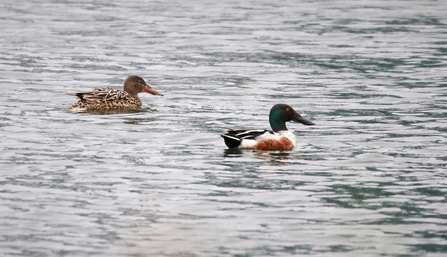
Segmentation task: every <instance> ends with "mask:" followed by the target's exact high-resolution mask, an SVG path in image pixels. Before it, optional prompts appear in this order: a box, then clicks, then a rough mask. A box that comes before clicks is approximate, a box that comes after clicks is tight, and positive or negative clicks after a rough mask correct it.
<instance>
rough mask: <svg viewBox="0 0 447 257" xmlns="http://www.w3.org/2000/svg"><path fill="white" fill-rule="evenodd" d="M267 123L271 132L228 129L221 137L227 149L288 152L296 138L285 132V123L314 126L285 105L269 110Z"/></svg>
mask: <svg viewBox="0 0 447 257" xmlns="http://www.w3.org/2000/svg"><path fill="white" fill-rule="evenodd" d="M269 121H270V126H271V127H272V130H273V131H271V130H240V129H228V132H227V133H226V134H221V136H222V137H223V138H224V140H225V144H226V145H227V146H228V148H246V149H257V150H275V151H290V150H292V149H293V148H294V147H295V145H296V137H295V135H294V134H293V133H292V132H290V131H288V130H287V127H286V121H295V122H300V123H303V124H304V125H315V123H313V122H312V121H310V120H307V119H305V118H303V117H301V115H299V114H298V113H296V111H295V110H294V109H293V108H292V107H290V106H289V105H287V104H276V105H274V106H273V107H272V109H271V110H270V115H269Z"/></svg>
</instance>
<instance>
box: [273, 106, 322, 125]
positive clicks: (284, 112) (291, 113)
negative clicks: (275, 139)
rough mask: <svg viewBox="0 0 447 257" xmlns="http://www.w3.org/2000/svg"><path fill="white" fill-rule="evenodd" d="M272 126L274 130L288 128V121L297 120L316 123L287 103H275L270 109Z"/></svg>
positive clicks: (308, 123) (305, 123) (310, 123)
mask: <svg viewBox="0 0 447 257" xmlns="http://www.w3.org/2000/svg"><path fill="white" fill-rule="evenodd" d="M269 121H270V126H271V127H272V130H273V131H280V130H287V127H286V122H287V121H295V122H299V123H303V124H304V125H315V123H313V122H312V121H310V120H307V119H305V118H303V117H301V115H299V114H298V113H296V111H295V110H294V109H293V108H292V107H290V105H287V104H275V105H274V106H273V107H272V109H270V115H269Z"/></svg>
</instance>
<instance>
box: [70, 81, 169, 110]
mask: <svg viewBox="0 0 447 257" xmlns="http://www.w3.org/2000/svg"><path fill="white" fill-rule="evenodd" d="M141 92H145V93H149V94H152V95H159V96H162V95H163V94H161V93H159V92H157V91H155V90H154V89H152V88H151V87H150V86H149V85H148V84H146V82H145V81H144V79H143V78H141V77H139V76H129V77H127V79H126V80H125V81H124V87H123V90H118V89H114V88H110V87H107V88H98V89H95V90H93V91H90V92H85V93H75V94H68V95H74V96H76V97H77V98H79V101H78V102H77V103H75V104H73V105H72V106H71V107H70V108H69V110H70V111H73V112H88V111H105V110H120V109H137V108H139V107H140V106H141V105H142V103H141V100H140V98H139V97H138V93H141Z"/></svg>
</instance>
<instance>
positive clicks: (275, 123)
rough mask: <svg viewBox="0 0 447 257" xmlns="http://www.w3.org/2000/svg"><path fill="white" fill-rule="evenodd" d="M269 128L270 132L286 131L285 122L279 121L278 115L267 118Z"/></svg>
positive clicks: (273, 114)
mask: <svg viewBox="0 0 447 257" xmlns="http://www.w3.org/2000/svg"><path fill="white" fill-rule="evenodd" d="M269 122H270V126H271V127H272V130H273V131H275V132H277V131H280V130H287V127H286V122H285V121H283V120H282V119H280V117H279V114H278V113H276V114H275V113H272V114H271V115H270V117H269Z"/></svg>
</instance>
